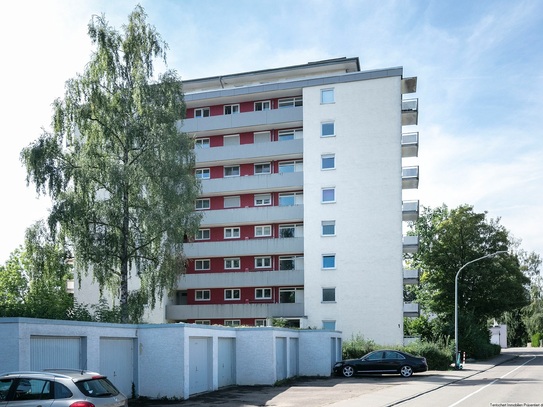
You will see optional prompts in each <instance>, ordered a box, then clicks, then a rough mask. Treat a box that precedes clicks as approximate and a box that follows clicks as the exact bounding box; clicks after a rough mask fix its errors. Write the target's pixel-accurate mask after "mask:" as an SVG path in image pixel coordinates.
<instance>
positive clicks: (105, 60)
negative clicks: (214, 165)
mask: <svg viewBox="0 0 543 407" xmlns="http://www.w3.org/2000/svg"><path fill="white" fill-rule="evenodd" d="M146 17H147V16H146V14H145V12H144V11H143V9H142V8H141V7H140V6H137V7H136V8H135V9H134V11H133V12H132V13H131V14H130V15H129V17H128V24H126V25H124V26H123V27H122V29H123V32H122V33H120V32H118V31H116V30H115V29H113V28H112V27H110V26H109V24H108V22H107V21H106V20H105V17H104V16H101V17H100V16H94V17H93V18H92V20H91V22H90V23H89V28H88V33H89V36H90V38H91V40H92V42H93V44H94V46H95V51H94V52H93V54H92V58H91V60H90V62H89V63H88V64H87V65H86V67H85V70H84V73H83V74H80V75H78V76H76V77H75V78H73V79H70V80H68V81H67V82H66V92H65V95H64V98H63V99H58V100H56V101H55V103H54V114H53V118H52V123H51V126H52V132H47V131H44V133H43V134H42V136H41V137H40V138H39V139H38V140H36V141H35V142H34V143H32V144H31V145H30V146H28V147H27V148H25V149H23V150H22V152H21V160H22V162H23V164H24V165H25V167H26V170H27V182H28V183H30V182H32V183H34V184H35V186H36V191H37V192H38V193H43V194H48V195H49V196H50V197H51V199H52V202H53V207H52V209H51V214H50V217H49V224H50V225H51V226H52V227H53V232H56V235H60V236H61V237H66V238H67V240H68V241H69V242H70V244H71V246H72V248H73V255H74V259H75V267H76V272H77V276H78V278H79V279H81V277H82V276H83V274H86V273H87V272H88V271H89V270H92V273H93V277H94V280H96V281H97V283H98V284H99V286H100V290H101V291H102V290H104V289H108V290H110V291H111V292H112V293H114V295H115V296H116V295H119V296H120V300H119V304H120V312H121V320H122V321H123V322H127V321H128V319H129V313H130V309H129V308H130V306H129V295H130V292H131V290H130V289H129V273H131V274H132V275H137V276H138V277H139V280H140V283H141V288H140V294H138V295H140V296H144V297H145V301H146V303H147V304H148V305H149V306H150V307H151V308H152V307H154V306H155V304H156V301H157V300H160V299H161V298H162V295H163V293H164V292H165V291H168V290H171V289H173V288H174V287H175V285H176V282H177V280H178V277H179V274H180V273H182V272H183V271H184V267H185V259H184V257H183V255H182V253H183V250H182V242H183V240H184V238H185V237H186V236H193V235H194V234H195V233H196V231H197V228H198V224H199V221H200V215H198V214H196V213H195V211H194V201H195V199H196V197H197V196H198V194H199V183H198V181H197V180H196V178H195V176H194V150H193V141H192V139H191V137H190V136H189V135H187V134H184V133H181V132H180V131H179V130H178V121H179V120H181V119H182V118H183V117H184V112H185V104H184V99H183V94H182V86H181V81H180V78H179V77H178V75H177V73H176V72H174V71H167V72H166V73H164V74H162V75H159V76H158V80H155V79H153V77H154V71H153V62H154V60H155V59H156V58H160V59H162V60H163V61H164V62H165V61H166V53H165V50H166V49H167V44H166V43H165V42H163V41H162V39H161V37H160V35H159V34H158V33H157V32H156V30H155V28H154V27H153V26H151V25H149V24H148V23H147V22H146ZM117 293H119V294H117ZM108 318H109V317H108Z"/></svg>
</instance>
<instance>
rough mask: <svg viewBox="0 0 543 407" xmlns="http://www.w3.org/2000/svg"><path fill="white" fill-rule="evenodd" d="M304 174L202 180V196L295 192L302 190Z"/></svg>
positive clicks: (288, 173) (293, 173)
mask: <svg viewBox="0 0 543 407" xmlns="http://www.w3.org/2000/svg"><path fill="white" fill-rule="evenodd" d="M303 182H304V173H303V172H302V171H299V172H285V173H279V174H268V175H247V176H243V177H225V178H214V179H206V180H202V196H206V197H208V196H214V195H221V196H222V195H237V194H243V193H251V192H252V193H258V192H269V191H297V190H301V189H302V188H303Z"/></svg>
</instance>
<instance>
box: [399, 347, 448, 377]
mask: <svg viewBox="0 0 543 407" xmlns="http://www.w3.org/2000/svg"><path fill="white" fill-rule="evenodd" d="M404 350H405V351H406V352H408V353H411V354H413V355H417V356H422V357H425V358H426V362H427V363H428V369H430V370H448V369H449V367H450V366H451V363H452V361H454V343H448V342H427V341H415V342H413V343H411V344H409V345H407V346H406V347H405V348H404Z"/></svg>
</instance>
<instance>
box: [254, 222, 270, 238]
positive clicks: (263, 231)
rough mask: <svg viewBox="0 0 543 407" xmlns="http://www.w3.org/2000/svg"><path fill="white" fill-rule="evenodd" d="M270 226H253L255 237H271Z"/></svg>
mask: <svg viewBox="0 0 543 407" xmlns="http://www.w3.org/2000/svg"><path fill="white" fill-rule="evenodd" d="M271 231H272V228H271V225H265V226H255V237H263V236H271Z"/></svg>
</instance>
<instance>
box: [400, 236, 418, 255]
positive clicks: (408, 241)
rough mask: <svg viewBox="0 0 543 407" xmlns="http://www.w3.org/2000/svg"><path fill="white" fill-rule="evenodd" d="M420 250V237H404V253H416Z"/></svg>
mask: <svg viewBox="0 0 543 407" xmlns="http://www.w3.org/2000/svg"><path fill="white" fill-rule="evenodd" d="M418 250H419V237H418V236H404V237H403V252H404V253H416V252H418Z"/></svg>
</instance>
